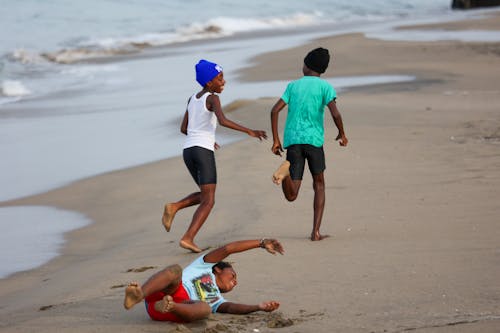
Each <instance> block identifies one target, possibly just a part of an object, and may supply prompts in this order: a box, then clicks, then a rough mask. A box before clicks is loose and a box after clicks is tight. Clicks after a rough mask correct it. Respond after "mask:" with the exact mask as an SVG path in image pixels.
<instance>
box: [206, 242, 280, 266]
mask: <svg viewBox="0 0 500 333" xmlns="http://www.w3.org/2000/svg"><path fill="white" fill-rule="evenodd" d="M259 247H261V248H263V249H266V251H267V252H269V253H271V254H276V252H277V253H280V254H283V253H284V250H283V246H282V245H281V243H280V242H278V241H277V240H276V239H270V238H263V239H260V240H259V239H253V240H242V241H236V242H232V243H229V244H226V245H224V246H221V247H219V248H217V249H215V250H213V251H210V252H209V253H207V254H206V255H205V256H204V257H203V260H204V261H205V262H209V263H217V262H219V261H222V260H224V259H225V258H227V257H228V256H229V255H231V254H233V253H238V252H244V251H247V250H250V249H256V248H259Z"/></svg>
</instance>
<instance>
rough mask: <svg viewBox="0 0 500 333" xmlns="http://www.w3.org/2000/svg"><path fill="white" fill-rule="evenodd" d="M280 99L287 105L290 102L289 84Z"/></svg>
mask: <svg viewBox="0 0 500 333" xmlns="http://www.w3.org/2000/svg"><path fill="white" fill-rule="evenodd" d="M281 99H282V100H283V102H285V104H289V102H290V83H289V84H288V85H287V86H286V89H285V92H284V93H283V95H281Z"/></svg>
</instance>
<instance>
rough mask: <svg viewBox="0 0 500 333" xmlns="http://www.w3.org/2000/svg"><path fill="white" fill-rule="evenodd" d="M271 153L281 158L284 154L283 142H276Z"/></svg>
mask: <svg viewBox="0 0 500 333" xmlns="http://www.w3.org/2000/svg"><path fill="white" fill-rule="evenodd" d="M271 151H272V152H273V154H274V155H279V156H281V153H282V152H283V147H282V146H281V142H279V141H277V142H276V141H275V142H274V143H273V146H272V147H271Z"/></svg>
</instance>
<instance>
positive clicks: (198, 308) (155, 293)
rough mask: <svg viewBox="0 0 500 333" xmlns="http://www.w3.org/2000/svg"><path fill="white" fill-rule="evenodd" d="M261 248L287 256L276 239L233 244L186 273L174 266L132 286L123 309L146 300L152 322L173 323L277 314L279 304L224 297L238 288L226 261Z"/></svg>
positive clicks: (225, 246) (203, 258)
mask: <svg viewBox="0 0 500 333" xmlns="http://www.w3.org/2000/svg"><path fill="white" fill-rule="evenodd" d="M258 247H261V248H264V249H266V250H267V252H269V253H271V254H276V252H278V253H280V254H283V252H284V251H283V247H282V245H281V244H280V242H278V241H277V240H276V239H265V238H264V239H262V240H243V241H236V242H232V243H229V244H227V245H224V246H222V247H219V248H218V249H215V250H213V251H211V252H209V253H207V254H206V255H204V256H200V257H198V258H197V259H196V260H194V261H193V262H192V263H191V264H190V265H188V266H187V267H186V268H185V269H184V270H182V268H181V267H180V266H179V265H177V264H175V265H171V266H168V267H166V268H165V269H163V270H161V271H159V272H157V273H156V274H154V275H152V276H151V277H150V278H149V279H148V280H147V281H146V282H145V283H144V284H143V285H142V286H139V284H138V283H137V282H133V283H131V284H129V285H128V287H127V288H126V289H125V300H124V303H123V305H124V307H125V309H127V310H128V309H130V308H131V307H133V306H134V305H135V304H137V303H139V302H141V301H142V300H144V301H145V303H146V311H147V312H148V314H149V316H150V317H151V319H153V320H161V321H173V322H191V321H194V320H199V319H204V318H206V317H208V315H209V314H210V313H211V312H219V313H231V314H247V313H251V312H256V311H266V312H271V311H274V310H276V309H277V308H278V307H279V305H280V304H279V303H278V302H277V301H265V302H262V303H260V304H255V305H248V304H239V303H232V302H228V301H226V300H225V299H224V297H222V295H221V293H227V292H230V291H231V290H232V289H233V288H234V287H235V286H236V285H237V278H236V272H235V271H234V269H233V267H232V266H231V264H229V263H227V262H224V261H222V260H224V259H225V258H226V257H228V256H229V255H231V254H233V253H238V252H243V251H247V250H250V249H254V248H258Z"/></svg>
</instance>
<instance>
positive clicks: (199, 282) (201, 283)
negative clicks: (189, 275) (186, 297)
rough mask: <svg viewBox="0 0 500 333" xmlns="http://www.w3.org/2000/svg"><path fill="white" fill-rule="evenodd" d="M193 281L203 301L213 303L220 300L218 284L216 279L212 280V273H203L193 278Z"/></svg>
mask: <svg viewBox="0 0 500 333" xmlns="http://www.w3.org/2000/svg"><path fill="white" fill-rule="evenodd" d="M191 282H192V283H193V285H194V287H195V290H196V294H197V295H198V298H199V299H200V300H201V301H204V302H207V303H208V304H212V303H215V302H217V301H218V300H219V292H218V288H217V285H216V284H215V281H213V280H212V276H211V275H210V274H208V273H206V274H203V275H201V276H199V277H196V278H194V279H192V280H191Z"/></svg>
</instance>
